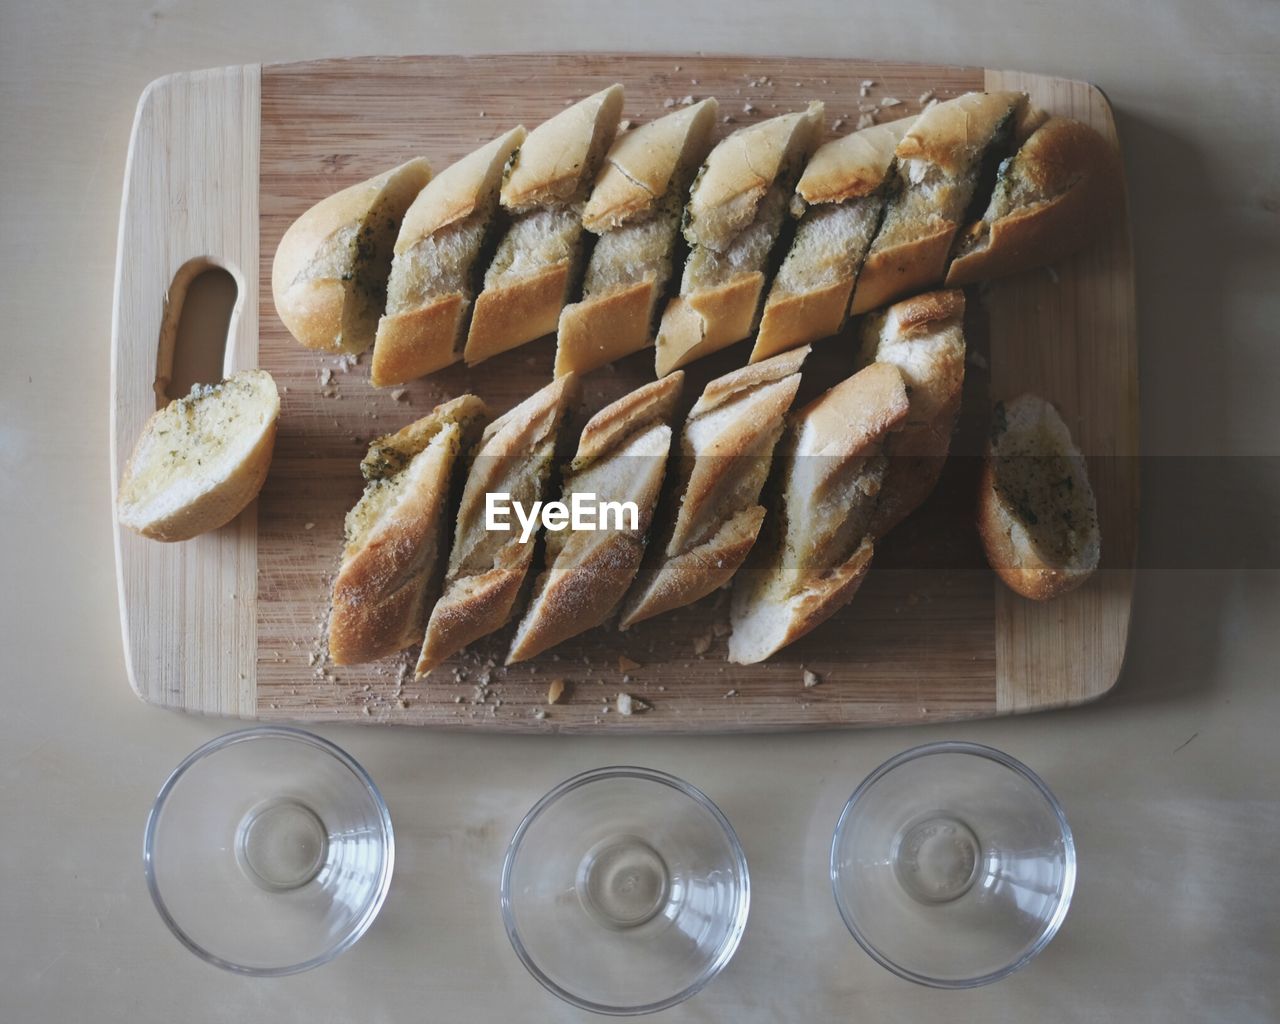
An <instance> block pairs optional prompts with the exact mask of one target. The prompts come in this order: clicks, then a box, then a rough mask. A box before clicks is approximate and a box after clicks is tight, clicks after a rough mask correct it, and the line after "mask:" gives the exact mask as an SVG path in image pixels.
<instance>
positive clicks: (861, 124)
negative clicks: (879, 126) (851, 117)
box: [853, 114, 876, 131]
mask: <svg viewBox="0 0 1280 1024" xmlns="http://www.w3.org/2000/svg"><path fill="white" fill-rule="evenodd" d="M875 123H876V119H875V117H874V116H873V115H871V114H859V115H858V122H857V124H855V125H854V126H853V127H854V128H855V129H856V130H857V131H862V129H864V128H870V127H871V126H872V125H874V124H875Z"/></svg>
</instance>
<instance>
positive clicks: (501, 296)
mask: <svg viewBox="0 0 1280 1024" xmlns="http://www.w3.org/2000/svg"><path fill="white" fill-rule="evenodd" d="M572 271H573V262H572V261H571V260H561V261H560V262H558V263H555V264H553V265H551V266H549V267H546V268H544V269H542V270H540V271H538V272H537V273H534V274H529V275H527V276H525V277H519V278H515V279H513V280H511V281H509V282H507V283H504V284H503V285H502V287H500V288H486V289H485V290H484V291H482V292H481V293H480V294H479V296H477V297H476V304H475V310H474V311H473V312H472V314H471V329H470V332H469V333H468V334H467V344H466V347H465V348H464V349H463V358H464V359H465V360H466V361H467V365H468V366H475V365H476V363H481V362H484V360H486V359H491V358H492V357H493V356H496V355H500V354H501V353H503V352H507V351H509V350H511V349H513V348H518V347H520V346H521V345H523V344H525V343H526V342H530V341H532V340H533V339H534V338H541V337H542V336H543V335H544V334H550V333H551V332H552V331H554V330H555V329H556V325H557V323H558V322H559V318H560V310H561V309H562V308H563V307H564V300H565V296H566V295H568V292H569V281H570V278H571V275H572Z"/></svg>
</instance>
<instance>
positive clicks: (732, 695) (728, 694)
mask: <svg viewBox="0 0 1280 1024" xmlns="http://www.w3.org/2000/svg"><path fill="white" fill-rule="evenodd" d="M725 696H726V697H736V696H738V691H737V690H730V691H729V692H728V693H726V694H725Z"/></svg>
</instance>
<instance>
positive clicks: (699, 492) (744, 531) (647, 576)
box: [619, 347, 809, 629]
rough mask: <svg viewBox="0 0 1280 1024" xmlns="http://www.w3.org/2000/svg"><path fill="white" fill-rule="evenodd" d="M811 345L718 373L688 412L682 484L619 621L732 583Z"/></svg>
mask: <svg viewBox="0 0 1280 1024" xmlns="http://www.w3.org/2000/svg"><path fill="white" fill-rule="evenodd" d="M808 354H809V349H808V347H805V348H801V349H796V350H795V351H792V352H787V353H784V354H783V355H781V356H776V357H775V358H773V359H770V360H766V361H765V362H762V363H755V364H752V365H750V366H745V367H743V368H742V369H740V370H735V371H734V372H733V373H729V374H725V375H724V376H723V377H720V378H717V379H716V380H713V381H711V383H709V384H708V385H707V386H706V388H705V389H704V390H703V393H702V396H701V397H700V398H699V399H698V401H697V402H695V403H694V406H693V408H692V409H691V410H690V411H689V418H688V419H687V420H686V422H685V427H684V431H683V435H682V437H681V441H680V457H679V461H678V467H677V470H678V477H677V479H676V485H675V486H674V487H673V488H672V489H671V492H670V494H669V495H668V497H667V498H666V499H665V501H666V504H665V505H664V506H663V508H662V509H661V510H660V512H659V518H658V520H657V521H658V522H660V523H663V524H664V528H663V530H662V531H661V533H660V534H659V535H658V536H657V537H656V538H655V539H654V541H653V542H652V543H651V544H650V546H649V550H648V552H646V555H645V561H644V564H643V565H642V567H641V571H640V575H639V577H638V579H637V580H636V583H635V585H634V586H633V587H632V589H631V591H630V592H629V593H628V595H627V597H626V600H625V601H624V604H623V609H622V616H621V619H620V621H619V628H621V629H627V628H629V627H630V626H632V625H634V624H635V623H637V622H641V621H643V620H645V619H648V618H651V617H652V616H654V615H659V614H661V613H663V612H667V611H671V610H673V609H675V608H679V607H682V606H683V605H686V604H689V603H691V602H693V601H696V600H698V599H699V598H702V597H705V596H706V595H707V594H709V593H711V592H712V591H713V590H715V589H717V588H718V587H721V586H723V585H724V584H725V583H727V582H728V581H729V580H730V579H731V578H732V577H733V574H734V573H735V572H737V570H738V568H739V566H741V565H742V562H743V560H744V559H745V558H746V557H747V552H749V551H750V550H751V546H752V545H753V544H754V543H755V539H756V536H757V534H758V533H759V531H760V525H761V523H762V522H763V521H764V516H765V510H764V507H763V506H762V505H761V504H760V503H759V498H760V491H761V489H762V488H763V486H764V481H765V478H766V476H767V475H768V470H769V463H770V461H771V459H772V457H773V449H774V446H775V445H776V444H777V442H778V438H779V437H780V436H781V434H782V428H783V422H784V418H785V416H786V411H787V409H789V408H790V406H791V403H792V401H793V400H794V399H795V395H796V390H797V389H798V388H799V386H800V373H799V369H800V366H801V364H802V363H803V362H804V360H805V357H806V356H808Z"/></svg>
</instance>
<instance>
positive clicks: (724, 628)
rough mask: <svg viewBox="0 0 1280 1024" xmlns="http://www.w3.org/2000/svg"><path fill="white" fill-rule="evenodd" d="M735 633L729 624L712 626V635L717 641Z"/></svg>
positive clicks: (718, 623) (717, 623) (714, 624)
mask: <svg viewBox="0 0 1280 1024" xmlns="http://www.w3.org/2000/svg"><path fill="white" fill-rule="evenodd" d="M732 632H733V627H732V626H730V625H729V623H727V622H714V623H712V624H711V635H712V636H714V637H715V638H716V639H717V640H718V639H720V637H724V636H728V635H729V634H730V633H732Z"/></svg>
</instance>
